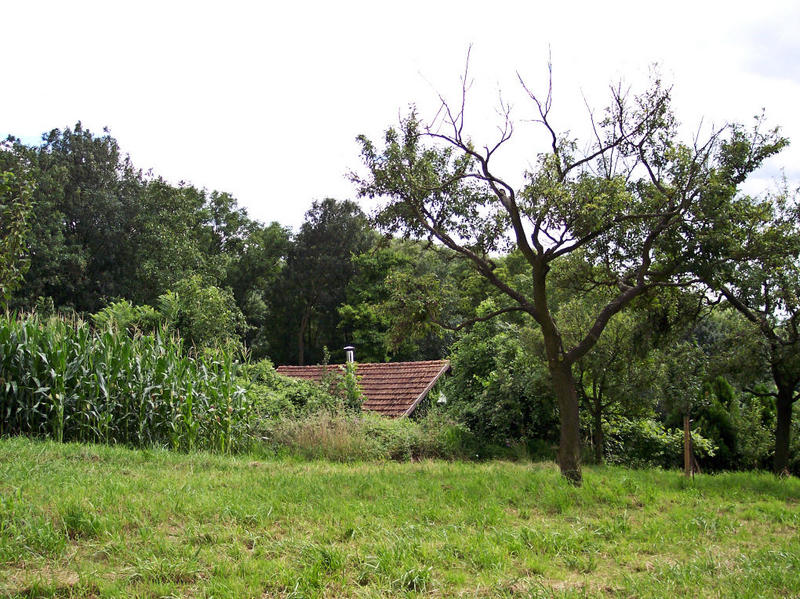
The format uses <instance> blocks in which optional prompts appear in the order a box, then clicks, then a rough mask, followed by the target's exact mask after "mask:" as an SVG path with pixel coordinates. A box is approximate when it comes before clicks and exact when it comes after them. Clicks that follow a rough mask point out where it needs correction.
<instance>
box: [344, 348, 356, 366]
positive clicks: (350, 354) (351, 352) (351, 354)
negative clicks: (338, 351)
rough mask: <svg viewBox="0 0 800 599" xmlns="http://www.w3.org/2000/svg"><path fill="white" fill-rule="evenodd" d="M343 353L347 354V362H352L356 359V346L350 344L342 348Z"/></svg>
mask: <svg viewBox="0 0 800 599" xmlns="http://www.w3.org/2000/svg"><path fill="white" fill-rule="evenodd" d="M344 353H345V355H346V356H347V361H348V362H354V361H355V359H356V348H355V347H353V346H352V345H348V346H347V347H345V348H344Z"/></svg>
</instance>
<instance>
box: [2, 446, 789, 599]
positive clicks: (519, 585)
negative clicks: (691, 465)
mask: <svg viewBox="0 0 800 599" xmlns="http://www.w3.org/2000/svg"><path fill="white" fill-rule="evenodd" d="M0 595H3V596H12V597H17V596H19V597H39V596H45V597H50V596H54V597H104V596H132V597H133V596H136V597H162V596H180V597H212V596H213V597H382V596H411V597H415V596H419V597H427V596H436V597H461V596H463V597H551V596H554V597H594V596H619V597H659V598H662V597H676V596H689V597H787V596H789V597H791V596H796V597H800V481H798V480H797V479H785V480H780V479H777V478H775V477H773V476H772V475H769V474H723V475H718V476H701V477H698V478H696V479H695V480H694V481H685V480H684V479H682V478H681V477H680V475H679V473H677V472H662V471H653V470H649V471H632V470H626V469H623V468H611V467H606V468H587V469H586V471H585V483H584V486H583V487H582V488H579V489H576V488H572V487H570V486H569V485H567V484H566V483H564V482H563V481H562V479H561V478H560V477H559V475H558V472H557V470H556V468H555V466H554V465H553V464H547V463H543V464H517V463H507V462H490V463H482V464H472V463H448V462H426V463H413V464H396V463H385V464H383V463H381V464H372V463H370V464H355V465H344V464H332V463H327V462H296V461H263V460H258V459H254V458H252V457H236V458H227V457H219V456H210V455H206V454H195V455H179V454H172V453H168V452H161V451H130V450H126V449H116V448H108V447H100V446H80V445H58V444H54V443H44V442H32V441H27V440H23V439H11V440H3V441H0Z"/></svg>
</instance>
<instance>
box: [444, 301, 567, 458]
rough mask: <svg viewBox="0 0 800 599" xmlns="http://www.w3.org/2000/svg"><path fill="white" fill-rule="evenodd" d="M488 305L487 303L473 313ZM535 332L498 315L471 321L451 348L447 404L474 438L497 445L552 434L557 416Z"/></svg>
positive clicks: (549, 438)
mask: <svg viewBox="0 0 800 599" xmlns="http://www.w3.org/2000/svg"><path fill="white" fill-rule="evenodd" d="M492 309H493V305H492V304H491V302H487V303H486V304H485V305H483V306H481V308H480V309H479V310H478V313H479V314H481V313H483V312H489V311H491V310H492ZM537 344H538V340H537V336H536V334H535V332H534V331H533V330H532V329H530V328H521V327H519V326H518V325H511V324H508V323H505V322H503V321H501V320H499V319H494V320H491V321H488V322H479V323H477V324H475V325H474V326H473V327H472V328H471V329H470V330H469V331H468V332H466V333H463V334H462V335H461V336H460V337H459V339H458V340H457V341H456V342H455V344H454V345H453V347H452V353H451V355H450V360H451V365H452V367H453V374H452V376H450V377H448V378H447V379H446V381H445V386H444V394H445V396H446V397H447V408H448V411H450V412H451V413H452V414H453V415H455V417H456V418H457V419H458V420H460V421H462V422H464V423H465V424H466V425H467V426H468V427H469V429H470V430H471V431H473V432H474V433H475V434H476V435H478V436H479V437H480V438H482V439H484V440H486V441H490V442H495V443H501V444H511V443H514V442H516V441H519V440H522V439H534V438H535V439H540V440H545V441H548V442H553V441H555V440H556V439H557V437H556V435H557V431H558V425H557V422H558V416H557V411H556V403H555V398H554V396H553V391H552V386H551V384H550V380H549V376H548V373H547V369H546V367H545V366H544V364H543V361H542V360H541V358H540V357H539V356H540V355H541V354H540V353H539V351H540V350H538V351H537V349H536V346H537Z"/></svg>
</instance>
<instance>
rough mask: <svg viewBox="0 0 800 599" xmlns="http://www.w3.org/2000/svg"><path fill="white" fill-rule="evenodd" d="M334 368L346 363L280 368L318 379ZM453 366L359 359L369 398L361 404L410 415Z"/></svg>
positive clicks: (391, 413) (444, 362) (394, 414)
mask: <svg viewBox="0 0 800 599" xmlns="http://www.w3.org/2000/svg"><path fill="white" fill-rule="evenodd" d="M333 368H337V369H339V370H343V369H344V365H343V364H331V365H329V366H322V365H319V366H278V368H277V371H278V374H281V375H283V376H290V377H293V378H297V379H305V380H308V381H314V382H317V383H318V382H320V381H321V380H322V376H323V374H324V373H325V371H326V369H328V370H332V369H333ZM449 370H450V362H449V361H448V360H427V361H424V362H385V363H365V364H361V363H356V375H357V376H358V377H359V381H358V383H359V386H360V387H361V392H362V393H363V394H364V398H365V399H364V403H363V404H362V406H361V407H362V408H364V409H365V410H372V411H373V412H378V413H379V414H383V415H385V416H391V417H394V418H397V417H400V416H408V415H410V414H411V413H412V412H413V411H414V408H416V407H417V404H418V403H419V402H420V401H422V399H423V398H424V397H425V396H426V395H427V394H428V392H429V391H430V390H431V389H432V388H433V385H434V384H436V381H438V380H439V378H440V377H441V376H442V375H443V374H445V373H446V372H448V371H449Z"/></svg>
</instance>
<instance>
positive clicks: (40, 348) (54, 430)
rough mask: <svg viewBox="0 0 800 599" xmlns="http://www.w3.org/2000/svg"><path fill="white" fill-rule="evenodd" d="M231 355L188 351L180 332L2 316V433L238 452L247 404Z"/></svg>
mask: <svg viewBox="0 0 800 599" xmlns="http://www.w3.org/2000/svg"><path fill="white" fill-rule="evenodd" d="M237 368H238V365H237V364H236V363H235V361H234V359H233V357H232V355H231V353H230V352H224V351H223V352H218V353H215V354H214V357H204V356H200V357H197V358H194V357H190V356H189V355H187V354H186V351H185V350H184V348H183V345H182V343H181V341H180V339H177V338H171V337H169V336H166V335H136V336H133V337H132V336H130V335H128V334H126V333H124V332H122V333H120V332H115V331H111V330H106V331H98V330H93V329H92V328H91V327H90V326H89V325H87V324H86V323H83V322H81V321H74V322H71V321H68V320H64V319H57V318H51V319H42V318H39V317H38V316H35V315H32V316H14V315H2V316H0V435H2V436H8V435H21V434H22V435H31V436H38V437H49V438H52V439H55V440H57V441H80V442H95V443H109V444H125V445H129V446H135V447H153V446H160V447H169V448H171V449H175V450H185V451H190V450H193V449H207V450H213V451H218V452H223V453H227V452H232V451H235V450H238V449H241V448H243V446H245V445H246V444H247V443H248V429H249V423H248V419H249V418H250V414H251V410H250V406H249V405H248V401H247V398H246V395H245V393H244V391H243V390H242V389H241V388H240V387H238V386H237V385H236V378H235V376H236V372H237Z"/></svg>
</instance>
